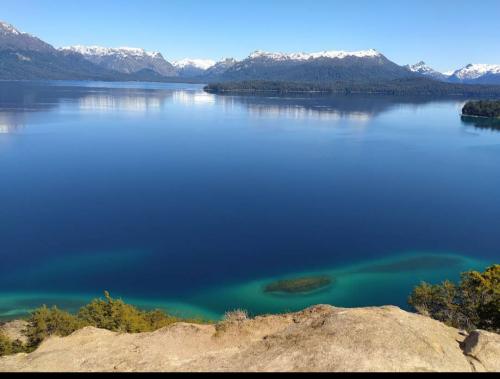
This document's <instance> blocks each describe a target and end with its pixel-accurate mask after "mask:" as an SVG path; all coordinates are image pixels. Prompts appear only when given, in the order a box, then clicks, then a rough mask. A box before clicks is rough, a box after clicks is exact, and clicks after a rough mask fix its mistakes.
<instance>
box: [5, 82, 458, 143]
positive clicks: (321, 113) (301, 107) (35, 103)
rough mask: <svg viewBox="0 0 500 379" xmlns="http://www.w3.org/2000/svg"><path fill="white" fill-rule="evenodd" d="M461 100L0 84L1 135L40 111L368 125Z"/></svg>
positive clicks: (175, 87)
mask: <svg viewBox="0 0 500 379" xmlns="http://www.w3.org/2000/svg"><path fill="white" fill-rule="evenodd" d="M439 101H441V102H446V101H457V99H442V98H441V99H433V98H429V97H411V96H406V97H396V96H380V95H372V96H370V95H326V94H324V95H321V94H288V95H286V96H281V95H269V94H265V95H261V94H254V95H247V96H241V95H234V96H233V95H214V94H209V93H207V92H204V91H203V86H202V85H194V84H191V85H190V84H188V85H185V84H182V85H180V84H152V83H145V84H144V83H98V82H14V83H11V82H3V83H2V84H1V85H0V133H2V134H6V133H12V132H15V131H17V130H19V129H20V128H22V127H23V125H24V123H25V122H26V117H27V115H29V114H30V113H36V112H57V111H82V112H106V111H113V112H114V111H124V112H143V113H147V112H161V111H165V109H166V108H167V107H168V106H169V104H172V105H176V104H177V105H178V104H180V105H186V106H193V105H195V106H216V107H222V108H224V109H231V108H237V107H238V108H240V109H243V110H246V111H247V112H248V114H249V115H250V116H251V117H256V118H259V117H266V118H273V117H274V118H291V119H308V118H311V119H315V120H322V121H331V122H335V121H337V120H344V119H346V120H350V121H353V122H358V123H360V124H362V123H365V122H367V121H369V120H371V119H373V118H374V117H377V116H379V115H380V114H382V113H384V112H388V111H390V110H391V109H394V108H396V107H398V106H402V105H405V106H408V105H411V106H414V107H420V106H423V105H426V104H428V103H431V102H439Z"/></svg>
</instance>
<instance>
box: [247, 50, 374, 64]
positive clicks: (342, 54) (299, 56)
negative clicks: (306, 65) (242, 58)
mask: <svg viewBox="0 0 500 379" xmlns="http://www.w3.org/2000/svg"><path fill="white" fill-rule="evenodd" d="M379 56H381V54H380V53H379V52H378V51H376V50H374V49H370V50H362V51H336V50H331V51H321V52H317V53H270V52H265V51H262V50H257V51H254V52H253V53H252V54H250V56H249V57H248V58H249V59H256V58H266V59H271V60H277V61H284V60H293V61H307V60H309V59H318V58H330V59H343V58H347V57H357V58H373V57H379Z"/></svg>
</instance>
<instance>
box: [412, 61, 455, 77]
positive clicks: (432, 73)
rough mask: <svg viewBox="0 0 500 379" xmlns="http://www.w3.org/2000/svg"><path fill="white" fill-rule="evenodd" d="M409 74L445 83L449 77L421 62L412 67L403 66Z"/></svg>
mask: <svg viewBox="0 0 500 379" xmlns="http://www.w3.org/2000/svg"><path fill="white" fill-rule="evenodd" d="M405 67H406V68H407V69H408V70H410V71H411V72H415V73H417V74H420V75H424V76H427V77H429V78H432V79H436V80H441V81H446V80H447V79H448V78H449V77H450V76H451V74H450V75H446V74H443V73H441V72H439V71H436V70H434V69H433V68H432V67H430V66H428V65H427V64H426V63H425V62H423V61H421V62H418V63H416V64H413V65H407V66H405Z"/></svg>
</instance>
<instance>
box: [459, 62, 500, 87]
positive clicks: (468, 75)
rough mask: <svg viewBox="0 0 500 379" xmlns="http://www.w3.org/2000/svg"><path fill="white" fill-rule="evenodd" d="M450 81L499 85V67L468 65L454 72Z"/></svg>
mask: <svg viewBox="0 0 500 379" xmlns="http://www.w3.org/2000/svg"><path fill="white" fill-rule="evenodd" d="M450 81H451V82H458V83H468V84H500V65H493V64H469V65H467V66H466V67H464V68H462V69H460V70H457V71H455V72H454V73H453V75H452V76H451V77H450Z"/></svg>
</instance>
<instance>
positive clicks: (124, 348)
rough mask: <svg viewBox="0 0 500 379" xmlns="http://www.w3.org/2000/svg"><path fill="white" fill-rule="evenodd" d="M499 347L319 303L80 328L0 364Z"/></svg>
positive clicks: (489, 367) (215, 364)
mask: <svg viewBox="0 0 500 379" xmlns="http://www.w3.org/2000/svg"><path fill="white" fill-rule="evenodd" d="M230 320H231V319H230ZM499 349H500V336H499V335H496V334H493V333H486V332H481V331H478V332H475V333H472V334H471V335H469V336H467V335H464V333H461V332H460V331H458V330H456V329H454V328H450V327H448V326H446V325H444V324H442V323H440V322H438V321H435V320H432V319H430V318H427V317H424V316H420V315H416V314H412V313H408V312H405V311H402V310H401V309H399V308H396V307H381V308H359V309H343V308H334V307H331V306H324V305H321V306H316V307H313V308H309V309H307V310H305V311H302V312H299V313H293V314H292V313H291V314H285V315H277V316H262V317H257V318H255V319H251V320H250V319H244V318H243V319H241V318H240V319H238V318H235V319H234V320H231V321H225V322H222V323H220V324H218V325H195V324H185V323H178V324H175V325H173V326H171V327H168V328H164V329H161V330H158V331H156V332H153V333H143V334H135V335H133V334H116V333H113V332H109V331H106V330H100V329H95V328H85V329H82V330H80V331H77V332H75V333H74V334H72V335H71V336H69V337H66V338H59V337H52V338H50V339H48V340H46V341H45V342H44V343H43V344H42V345H41V346H40V347H39V349H38V350H37V351H35V352H34V353H32V354H19V355H16V356H10V357H4V358H1V359H0V371H51V372H54V371H66V372H68V371H69V372H75V371H92V372H96V371H98V372H103V371H106V372H108V371H121V372H123V371H125V372H127V371H146V372H151V371H167V372H173V371H181V372H188V371H189V372H207V371H233V372H245V371H251V372H265V371H268V372H269V371H271V372H279V371H314V372H339V371H340V372H360V371H361V372H415V371H417V372H430V371H445V372H470V371H500V359H499V358H500V356H499V351H500V350H499Z"/></svg>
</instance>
